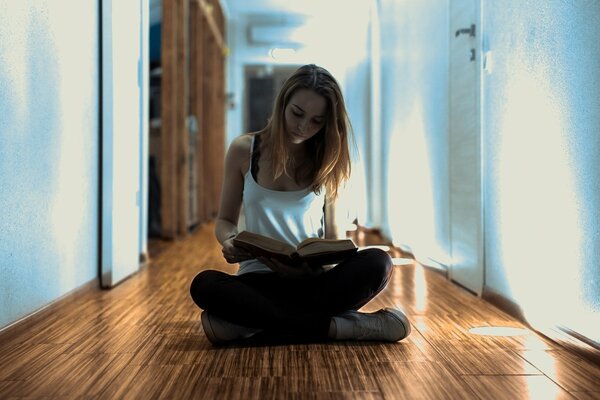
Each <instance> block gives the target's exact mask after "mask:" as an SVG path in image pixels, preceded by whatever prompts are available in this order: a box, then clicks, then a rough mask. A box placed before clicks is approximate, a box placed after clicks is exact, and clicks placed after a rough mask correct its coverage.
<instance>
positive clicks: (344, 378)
mask: <svg viewBox="0 0 600 400" xmlns="http://www.w3.org/2000/svg"><path fill="white" fill-rule="evenodd" d="M212 231H213V226H212V225H211V224H207V225H205V226H203V227H201V228H200V229H199V230H198V231H197V232H196V233H194V234H192V235H190V236H189V237H188V238H186V239H185V240H180V241H174V242H163V241H160V243H159V251H151V252H150V254H151V260H150V262H149V263H148V265H147V266H146V267H144V268H143V269H142V270H141V271H140V272H139V273H138V274H136V275H134V276H132V277H131V278H129V279H127V280H125V281H124V282H123V283H121V284H120V285H118V286H117V287H115V288H113V289H111V290H108V291H102V290H97V289H95V288H93V287H92V286H90V288H89V290H86V291H81V292H78V293H76V294H74V295H73V296H72V297H69V298H68V299H64V300H61V301H59V302H57V303H56V304H54V305H52V306H51V307H50V308H49V309H47V310H44V311H43V312H41V313H39V314H38V315H36V316H35V317H34V318H32V319H29V320H26V321H25V322H24V323H23V324H22V325H20V326H17V327H16V328H15V329H11V330H10V332H8V333H6V334H4V335H3V333H1V332H0V398H1V399H3V400H4V399H9V398H31V399H42V398H63V399H64V398H67V399H73V398H78V397H79V398H85V399H98V400H100V399H115V398H128V399H129V398H131V399H184V398H194V399H215V398H219V399H221V398H223V399H450V398H451V399H477V398H482V399H484V398H485V399H487V398H495V399H496V398H498V399H502V398H507V399H513V398H514V399H520V398H523V399H526V398H534V399H535V398H543V397H539V396H541V394H539V393H545V392H547V393H549V396H550V398H569V396H571V397H573V398H578V399H586V400H589V399H599V398H600V397H599V396H598V394H599V393H600V366H598V365H596V364H594V363H593V362H590V361H587V360H583V359H581V358H580V357H578V356H577V355H574V354H572V353H570V352H568V351H566V350H565V348H563V347H561V346H559V345H557V344H556V343H554V342H552V341H550V340H548V339H546V338H544V337H541V336H540V335H538V334H536V333H534V332H531V331H528V332H526V333H525V334H524V335H520V336H513V337H495V336H481V335H475V334H473V333H472V332H470V331H469V329H470V328H472V327H475V326H491V325H497V326H514V327H523V326H522V324H519V322H518V321H515V320H513V319H512V318H511V317H509V316H508V315H507V314H505V313H503V312H502V311H500V310H498V309H496V308H495V307H493V306H491V305H490V304H489V303H486V302H485V301H483V300H481V299H480V298H478V297H476V296H473V295H472V294H470V293H468V292H466V291H465V290H463V289H461V288H459V287H458V286H455V285H453V284H451V283H450V282H449V281H448V280H447V279H445V277H444V276H443V275H442V274H439V273H435V272H432V271H430V270H428V269H426V268H423V267H422V266H420V265H418V264H410V265H402V266H397V267H395V269H394V272H393V275H392V279H391V281H390V283H389V285H388V287H387V288H386V289H385V290H384V291H383V292H381V293H380V294H379V295H378V296H377V297H376V298H375V299H374V300H373V301H372V302H371V303H369V304H368V305H367V306H366V307H365V308H364V311H369V312H371V311H376V310H378V309H379V308H382V307H390V306H398V307H400V308H402V309H404V310H405V311H406V313H407V314H408V316H409V318H410V320H411V322H412V325H413V334H412V335H411V336H410V337H409V338H407V339H406V340H404V341H402V342H400V343H391V344H390V343H367V342H359V343H357V342H331V343H308V344H307V343H293V344H288V345H283V344H273V345H269V344H265V343H263V344H256V343H253V344H244V343H238V344H232V345H228V346H221V347H215V346H212V345H211V344H210V343H209V341H208V340H207V338H206V336H205V335H204V333H203V331H202V329H201V327H200V322H199V317H200V310H199V309H198V308H197V307H196V306H195V305H194V304H193V302H192V300H191V298H190V295H189V284H190V282H191V280H192V279H193V277H194V276H195V275H196V274H197V273H198V272H199V271H201V270H203V269H207V268H210V269H219V270H222V271H225V272H228V273H235V271H236V268H237V267H236V266H235V265H229V264H227V263H226V262H224V260H223V259H222V255H221V251H220V247H219V246H218V243H217V242H216V240H215V239H214V236H213V232H212ZM489 393H492V394H493V396H492V397H486V396H487V394H489ZM503 396H504V397H503Z"/></svg>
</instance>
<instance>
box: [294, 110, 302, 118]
mask: <svg viewBox="0 0 600 400" xmlns="http://www.w3.org/2000/svg"><path fill="white" fill-rule="evenodd" d="M292 114H294V115H295V116H296V117H301V116H302V114H300V113H297V112H296V111H292Z"/></svg>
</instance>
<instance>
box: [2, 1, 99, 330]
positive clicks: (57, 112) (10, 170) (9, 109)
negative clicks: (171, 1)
mask: <svg viewBox="0 0 600 400" xmlns="http://www.w3.org/2000/svg"><path fill="white" fill-rule="evenodd" d="M0 9H1V10H2V12H1V13H0V210H1V211H0V277H1V278H0V327H3V326H6V325H8V324H10V323H12V322H14V321H15V320H17V319H19V318H21V317H23V316H25V315H27V314H29V313H31V312H33V311H35V310H36V309H38V308H40V307H42V306H44V305H46V304H48V303H49V302H51V301H53V300H55V299H56V298H58V297H60V296H62V295H64V294H66V293H68V292H69V291H71V290H73V289H75V288H77V287H78V286H80V285H82V284H84V283H86V282H89V281H91V280H93V279H95V278H96V277H97V275H98V250H97V244H98V2H97V1H94V0H81V1H76V2H73V1H67V0H52V1H51V0H19V1H12V0H0ZM66 16H70V17H66ZM74 16H76V17H74Z"/></svg>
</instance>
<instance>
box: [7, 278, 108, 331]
mask: <svg viewBox="0 0 600 400" xmlns="http://www.w3.org/2000/svg"><path fill="white" fill-rule="evenodd" d="M101 290H102V289H100V280H99V279H98V278H94V279H92V280H91V281H89V282H87V283H84V284H83V285H81V286H79V287H77V288H75V289H73V290H71V291H69V292H67V293H65V294H63V295H62V296H60V297H58V298H57V299H55V300H53V301H51V302H50V303H48V304H46V305H45V306H43V307H41V308H39V309H37V310H35V311H33V312H32V313H30V314H27V315H26V316H24V317H22V318H20V319H18V320H16V321H14V322H12V323H10V324H8V325H6V326H4V327H2V328H0V341H2V342H5V341H9V340H12V339H13V338H14V337H16V336H19V335H20V334H21V333H22V332H24V331H27V330H29V329H31V328H32V327H33V326H34V325H35V324H36V323H38V322H39V321H40V320H42V319H44V318H46V317H47V316H49V315H51V314H52V313H53V312H54V311H55V310H56V309H57V308H59V307H61V305H62V304H63V303H66V302H70V301H73V299H76V298H79V297H81V296H84V295H86V294H88V293H90V292H95V291H101Z"/></svg>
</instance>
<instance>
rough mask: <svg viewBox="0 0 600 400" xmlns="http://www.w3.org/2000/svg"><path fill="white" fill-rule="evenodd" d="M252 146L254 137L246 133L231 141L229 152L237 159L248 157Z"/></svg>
mask: <svg viewBox="0 0 600 400" xmlns="http://www.w3.org/2000/svg"><path fill="white" fill-rule="evenodd" d="M251 146H252V135H251V134H249V133H246V134H244V135H240V136H238V137H236V138H235V139H233V140H232V141H231V144H230V145H229V152H230V153H232V155H234V156H236V157H244V156H245V157H248V156H249V155H250V148H251Z"/></svg>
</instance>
